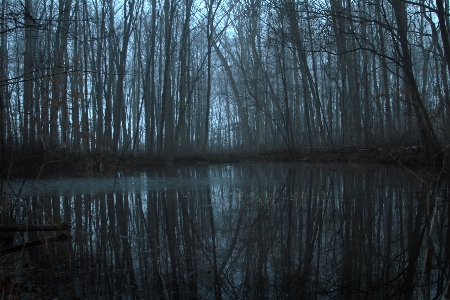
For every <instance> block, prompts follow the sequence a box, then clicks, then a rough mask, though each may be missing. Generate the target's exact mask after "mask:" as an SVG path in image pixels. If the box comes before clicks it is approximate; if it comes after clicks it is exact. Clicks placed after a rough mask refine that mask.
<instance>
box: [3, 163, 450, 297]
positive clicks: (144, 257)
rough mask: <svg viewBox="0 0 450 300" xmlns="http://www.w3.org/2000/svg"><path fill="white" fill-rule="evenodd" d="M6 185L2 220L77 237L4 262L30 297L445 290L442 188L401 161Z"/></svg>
mask: <svg viewBox="0 0 450 300" xmlns="http://www.w3.org/2000/svg"><path fill="white" fill-rule="evenodd" d="M4 186H6V187H5V188H4V189H5V190H6V194H7V195H8V196H9V197H10V201H9V203H10V205H3V206H2V216H1V218H2V219H1V221H2V222H1V223H9V224H10V223H22V224H23V223H28V224H61V223H68V224H70V225H71V226H72V228H71V229H70V230H68V231H67V233H69V234H70V235H71V236H72V238H71V240H69V241H66V242H62V243H49V244H46V245H44V246H40V247H35V248H31V249H29V250H28V251H21V252H19V253H16V254H11V255H8V256H3V257H1V260H2V273H3V274H12V273H13V274H14V276H15V277H16V278H17V281H18V283H17V286H18V288H17V293H18V295H19V297H20V296H22V298H23V299H25V298H28V297H30V298H31V296H32V295H33V294H37V295H39V298H48V299H50V298H51V299H54V298H58V299H120V298H123V299H391V298H397V299H399V298H402V299H403V298H421V299H433V298H435V299H441V298H440V297H444V294H445V293H446V289H448V285H449V280H450V230H449V219H450V211H449V199H450V195H449V194H450V193H449V187H448V184H447V182H445V181H444V182H443V183H442V184H441V183H439V184H436V182H434V181H423V180H420V179H419V178H417V177H414V176H412V175H409V174H408V173H406V172H404V171H401V170H398V169H396V168H394V167H386V166H381V165H373V166H367V165H349V164H320V165H318V164H287V163H261V164H259V163H239V164H232V165H218V164H215V165H191V166H170V167H165V168H158V169H149V170H141V171H139V172H138V171H136V172H129V173H127V172H122V173H118V174H117V176H111V177H103V178H62V179H39V180H26V181H20V180H16V181H11V182H9V183H8V185H5V184H4ZM60 233H61V232H45V233H44V232H29V233H16V235H15V237H14V242H13V245H11V246H17V245H21V244H25V243H27V242H29V241H32V240H36V239H37V240H39V239H42V238H44V237H45V236H49V235H50V236H51V235H57V234H60ZM447 293H448V292H447ZM442 299H444V298H442Z"/></svg>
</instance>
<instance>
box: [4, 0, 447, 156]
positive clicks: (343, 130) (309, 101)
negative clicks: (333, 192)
mask: <svg viewBox="0 0 450 300" xmlns="http://www.w3.org/2000/svg"><path fill="white" fill-rule="evenodd" d="M449 18H450V14H449V3H448V2H447V1H442V0H436V1H428V0H427V1H425V0H413V1H403V0H370V1H368V0H365V1H348V0H346V1H343V0H332V1H308V0H305V1H294V0H283V1H274V0H268V1H258V0H242V1H226V0H197V1H193V0H183V1H176V0H164V1H157V0H150V1H143V0H127V1H115V0H90V1H87V0H58V1H54V0H50V1H48V0H22V1H12V0H3V1H2V2H1V12H0V43H1V45H0V97H1V104H2V105H1V108H2V113H1V114H0V117H1V123H2V126H1V132H0V135H1V147H2V148H1V150H2V154H3V155H2V157H3V159H4V161H8V160H9V159H11V158H12V156H14V157H15V158H17V157H25V156H29V155H31V154H33V155H36V153H44V154H46V155H49V154H52V153H53V154H54V153H57V152H58V151H66V152H67V151H68V152H70V153H94V152H95V153H105V154H111V155H118V154H124V153H126V154H127V155H131V156H139V155H147V156H149V157H162V158H172V157H183V156H189V155H202V154H206V153H216V154H220V153H225V152H233V151H234V152H238V151H240V152H251V153H267V152H271V151H274V152H277V151H279V152H286V153H296V152H299V151H316V150H323V149H337V148H342V147H365V148H380V147H387V148H389V147H397V146H403V147H420V149H422V150H423V152H424V153H426V154H427V155H428V156H433V155H437V154H438V153H440V152H442V149H446V148H445V145H446V143H447V142H448V141H449V139H450V132H449V130H450V115H449V110H450V91H449V82H450V81H449V78H448V77H449V75H450V42H449V28H450V25H449Z"/></svg>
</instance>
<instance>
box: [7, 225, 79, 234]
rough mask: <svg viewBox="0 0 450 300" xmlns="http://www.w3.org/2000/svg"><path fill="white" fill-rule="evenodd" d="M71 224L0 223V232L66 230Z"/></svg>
mask: <svg viewBox="0 0 450 300" xmlns="http://www.w3.org/2000/svg"><path fill="white" fill-rule="evenodd" d="M71 227H72V226H70V225H69V224H65V223H62V224H38V225H35V224H31V225H30V224H0V232H1V231H3V232H11V231H63V230H68V229H70V228H71Z"/></svg>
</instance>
